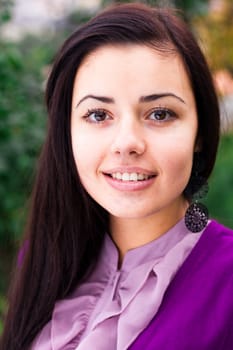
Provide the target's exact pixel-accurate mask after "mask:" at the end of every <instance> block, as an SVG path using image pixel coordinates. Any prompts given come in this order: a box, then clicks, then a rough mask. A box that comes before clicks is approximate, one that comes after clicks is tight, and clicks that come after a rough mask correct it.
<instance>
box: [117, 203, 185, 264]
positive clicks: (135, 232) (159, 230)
mask: <svg viewBox="0 0 233 350" xmlns="http://www.w3.org/2000/svg"><path fill="white" fill-rule="evenodd" d="M171 209H172V210H171V211H170V213H168V212H167V211H165V212H164V213H161V212H160V213H155V214H153V215H149V216H147V217H143V218H119V217H115V216H111V217H110V228H111V236H112V239H113V241H114V242H115V244H116V246H117V248H118V250H119V259H120V261H122V260H123V258H124V256H125V254H126V252H127V251H128V250H130V249H134V248H137V247H140V246H142V245H145V244H147V243H149V242H151V241H153V240H155V239H157V238H159V237H160V236H162V235H163V234H164V233H166V232H167V231H168V230H169V229H170V228H171V227H173V226H174V225H175V224H176V223H177V222H178V221H180V220H181V219H182V218H183V217H184V214H185V210H186V209H187V202H186V201H184V202H182V205H181V206H180V207H179V208H171Z"/></svg>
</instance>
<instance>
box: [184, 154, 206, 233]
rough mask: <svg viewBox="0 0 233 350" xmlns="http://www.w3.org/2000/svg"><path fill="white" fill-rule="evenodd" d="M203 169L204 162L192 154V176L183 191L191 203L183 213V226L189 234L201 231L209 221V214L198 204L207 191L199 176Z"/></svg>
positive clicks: (203, 180)
mask: <svg viewBox="0 0 233 350" xmlns="http://www.w3.org/2000/svg"><path fill="white" fill-rule="evenodd" d="M203 169H204V162H203V159H202V157H201V154H200V153H195V154H194V159H193V168H192V174H191V177H190V180H189V183H188V185H187V187H186V189H185V191H184V194H185V196H186V198H188V199H189V200H190V202H191V204H190V206H189V207H188V209H187V211H186V213H185V218H184V221H185V225H186V227H187V228H188V230H189V231H191V232H196V233H197V232H200V231H202V230H203V229H204V228H205V227H206V225H207V223H208V219H209V213H208V209H207V208H206V206H205V205H204V204H202V203H199V200H200V199H202V198H204V197H205V196H206V195H207V193H208V190H209V187H208V183H207V181H206V179H205V178H204V177H203V176H201V175H200V174H201V172H202V171H203Z"/></svg>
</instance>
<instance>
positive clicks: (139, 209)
mask: <svg viewBox="0 0 233 350" xmlns="http://www.w3.org/2000/svg"><path fill="white" fill-rule="evenodd" d="M197 127H198V126H197V112H196V106H195V100H194V96H193V92H192V89H191V86H190V82H189V79H188V76H187V73H186V71H185V69H184V66H183V63H182V60H181V59H180V57H179V56H178V55H177V54H175V53H174V54H172V53H170V54H163V55H162V54H161V53H158V52H157V51H155V50H154V49H152V48H148V47H146V46H142V45H128V46H126V45H125V46H123V45H122V46H121V45H119V46H114V47H113V46H105V47H102V48H99V49H98V50H96V51H95V52H93V53H92V54H91V55H90V56H88V57H87V58H86V59H85V60H84V62H83V63H82V65H81V66H80V68H79V70H78V72H77V74H76V78H75V83H74V89H73V99H72V116H71V135H72V147H73V153H74V158H75V162H76V166H77V170H78V173H79V176H80V179H81V182H82V184H83V186H84V188H85V189H86V191H87V192H88V193H89V194H90V196H91V197H92V198H93V199H94V200H95V201H96V202H98V203H99V204H100V205H101V206H102V207H104V208H105V209H106V210H107V211H108V212H109V213H110V215H112V216H113V217H118V218H130V219H132V218H137V219H138V218H145V217H148V216H151V217H152V218H153V216H158V215H163V216H164V215H165V217H170V218H171V217H174V218H173V219H174V220H176V216H179V215H180V214H181V212H182V213H183V211H184V206H185V200H184V197H183V195H182V193H183V190H184V188H185V187H186V185H187V183H188V180H189V177H190V173H191V168H192V159H193V153H194V150H195V144H196V135H197Z"/></svg>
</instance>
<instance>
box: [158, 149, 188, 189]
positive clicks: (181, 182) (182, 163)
mask: <svg viewBox="0 0 233 350" xmlns="http://www.w3.org/2000/svg"><path fill="white" fill-rule="evenodd" d="M192 159H193V147H190V148H184V147H179V148H177V147H173V148H171V149H170V150H169V151H168V153H167V157H166V156H164V158H163V169H162V171H164V173H165V177H166V178H167V181H169V182H170V183H171V185H173V184H174V186H178V187H180V186H181V187H186V184H187V183H188V181H189V178H190V175H191V170H192Z"/></svg>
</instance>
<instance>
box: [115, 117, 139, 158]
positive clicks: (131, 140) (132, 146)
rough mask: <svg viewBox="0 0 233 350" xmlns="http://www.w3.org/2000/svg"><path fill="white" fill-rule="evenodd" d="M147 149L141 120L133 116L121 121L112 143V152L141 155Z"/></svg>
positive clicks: (122, 154)
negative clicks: (134, 118)
mask: <svg viewBox="0 0 233 350" xmlns="http://www.w3.org/2000/svg"><path fill="white" fill-rule="evenodd" d="M145 149H146V142H145V138H144V133H143V126H142V125H140V122H139V121H137V120H133V118H129V120H124V121H122V122H120V123H119V125H118V128H116V132H115V135H114V138H113V142H112V145H111V151H112V153H114V154H118V155H121V156H129V155H130V156H132V155H134V156H139V155H141V154H143V153H144V152H145Z"/></svg>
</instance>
